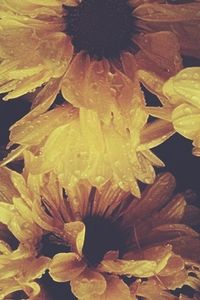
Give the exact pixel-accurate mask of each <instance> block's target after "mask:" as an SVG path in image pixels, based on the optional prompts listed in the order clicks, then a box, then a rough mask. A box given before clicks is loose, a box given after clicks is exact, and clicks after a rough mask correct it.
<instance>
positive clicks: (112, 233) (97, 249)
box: [83, 216, 124, 267]
mask: <svg viewBox="0 0 200 300" xmlns="http://www.w3.org/2000/svg"><path fill="white" fill-rule="evenodd" d="M83 222H84V224H85V227H86V235H85V241H84V245H83V254H84V256H85V258H86V260H87V263H88V266H91V267H95V266H97V265H98V264H99V263H100V262H101V261H102V259H103V257H104V255H105V254H106V253H107V252H108V251H110V250H119V251H121V249H122V248H123V246H124V237H123V234H122V232H121V231H120V228H119V226H118V225H116V224H113V223H112V222H111V221H110V220H108V219H105V218H103V217H100V216H88V217H86V218H85V219H84V221H83Z"/></svg>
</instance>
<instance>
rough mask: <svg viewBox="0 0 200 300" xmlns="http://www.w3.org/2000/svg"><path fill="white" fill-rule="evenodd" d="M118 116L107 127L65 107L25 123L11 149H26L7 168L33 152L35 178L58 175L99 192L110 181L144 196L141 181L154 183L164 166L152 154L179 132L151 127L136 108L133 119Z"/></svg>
mask: <svg viewBox="0 0 200 300" xmlns="http://www.w3.org/2000/svg"><path fill="white" fill-rule="evenodd" d="M116 115H117V114H116ZM116 115H115V116H114V117H113V119H112V121H111V122H110V123H109V124H106V123H104V122H102V121H101V120H100V119H99V117H98V114H97V113H96V112H95V111H92V110H88V109H84V108H82V109H79V110H78V109H76V108H73V107H72V106H71V105H65V106H60V107H57V108H54V109H53V110H50V111H48V112H46V113H44V114H41V115H40V116H39V117H36V118H34V119H33V120H28V121H27V117H25V118H24V119H22V120H20V121H19V123H17V124H15V125H14V126H13V127H12V129H11V135H10V140H11V143H16V144H19V145H21V146H20V147H19V148H17V149H15V150H14V151H13V152H11V153H10V154H9V155H8V157H7V158H6V159H5V160H4V162H3V164H6V163H8V162H9V161H10V160H13V159H14V158H16V156H19V154H21V153H20V151H21V152H23V151H24V149H29V150H31V152H32V153H33V154H34V156H35V157H34V159H33V162H32V165H31V172H32V173H33V174H38V173H39V174H42V173H43V174H44V173H46V172H49V171H52V170H53V172H55V173H56V174H57V176H58V178H59V180H60V182H61V183H62V185H63V186H65V187H67V186H68V185H69V186H70V185H72V186H74V185H76V184H77V182H79V181H80V180H83V179H84V180H88V181H89V182H90V184H91V185H93V186H96V187H100V186H101V185H103V184H104V183H106V182H107V181H108V180H111V181H112V182H113V183H114V184H116V185H117V186H119V187H121V188H122V189H123V190H125V191H131V192H132V193H133V194H135V195H137V196H139V195H140V190H139V187H138V184H137V180H140V181H142V182H144V183H153V181H154V178H155V172H154V168H153V166H163V163H162V162H161V161H160V160H159V159H158V158H157V157H156V156H155V155H154V154H153V153H152V152H151V150H150V149H151V148H152V147H155V146H157V145H159V144H160V143H162V142H163V141H165V140H166V139H167V138H168V137H169V136H171V135H172V134H173V132H174V130H173V128H172V125H171V123H170V122H165V121H158V122H153V123H147V118H148V115H147V114H146V113H145V112H144V110H143V108H142V106H138V105H137V104H136V105H135V108H134V109H132V110H131V111H130V112H129V114H127V115H126V114H123V115H120V114H118V117H116Z"/></svg>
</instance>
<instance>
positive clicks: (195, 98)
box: [146, 67, 200, 156]
mask: <svg viewBox="0 0 200 300" xmlns="http://www.w3.org/2000/svg"><path fill="white" fill-rule="evenodd" d="M146 77H148V75H146ZM146 81H147V80H146ZM162 84H163V82H160V86H161V85H162ZM161 93H162V95H161V96H160V98H161V99H163V100H164V97H165V100H164V101H163V107H161V108H148V109H147V110H148V112H149V113H151V114H152V115H154V116H156V117H159V118H161V119H165V120H168V121H171V122H172V123H173V126H174V129H175V130H176V131H177V132H178V133H180V134H181V135H183V136H184V137H186V138H188V139H190V140H192V141H193V146H194V149H193V154H194V155H197V156H200V68H199V67H191V68H185V69H183V70H182V71H180V72H179V73H178V74H177V75H176V76H173V77H171V78H170V79H169V80H168V81H167V82H166V83H165V84H164V85H163V87H162V92H160V94H161Z"/></svg>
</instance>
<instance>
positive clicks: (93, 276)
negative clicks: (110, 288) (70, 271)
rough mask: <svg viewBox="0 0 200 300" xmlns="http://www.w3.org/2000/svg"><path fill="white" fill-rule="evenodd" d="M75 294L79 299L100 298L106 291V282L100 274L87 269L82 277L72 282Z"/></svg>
mask: <svg viewBox="0 0 200 300" xmlns="http://www.w3.org/2000/svg"><path fill="white" fill-rule="evenodd" d="M70 284H71V289H72V292H73V294H74V295H75V296H76V297H77V298H78V299H84V298H86V299H87V296H88V295H90V296H91V297H92V296H93V297H94V298H95V296H99V295H102V294H103V293H104V292H105V290H106V280H105V278H104V277H103V275H101V274H100V273H98V272H95V271H92V270H89V269H86V270H85V271H84V272H83V273H82V274H81V275H79V276H78V277H77V278H76V279H74V280H72V281H71V282H70ZM94 298H93V299H94Z"/></svg>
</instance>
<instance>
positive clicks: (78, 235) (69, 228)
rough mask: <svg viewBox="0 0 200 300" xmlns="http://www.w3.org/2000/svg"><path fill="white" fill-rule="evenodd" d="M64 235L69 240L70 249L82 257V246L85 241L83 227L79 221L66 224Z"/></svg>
mask: <svg viewBox="0 0 200 300" xmlns="http://www.w3.org/2000/svg"><path fill="white" fill-rule="evenodd" d="M64 233H65V234H66V236H67V239H68V240H69V242H70V244H71V247H72V249H73V250H74V251H76V252H77V253H78V254H79V255H82V249H83V244H84V240H85V225H84V223H82V222H80V221H76V222H70V223H66V224H65V225H64Z"/></svg>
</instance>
